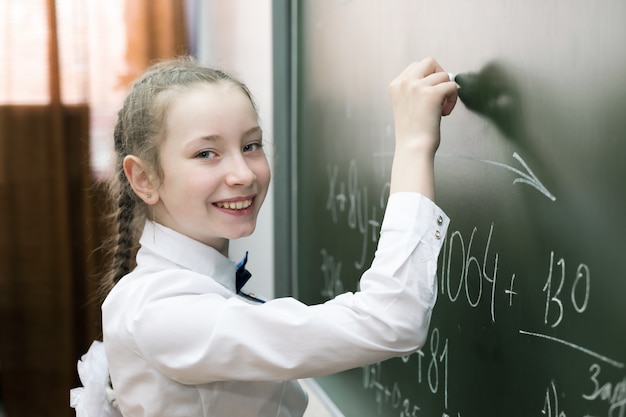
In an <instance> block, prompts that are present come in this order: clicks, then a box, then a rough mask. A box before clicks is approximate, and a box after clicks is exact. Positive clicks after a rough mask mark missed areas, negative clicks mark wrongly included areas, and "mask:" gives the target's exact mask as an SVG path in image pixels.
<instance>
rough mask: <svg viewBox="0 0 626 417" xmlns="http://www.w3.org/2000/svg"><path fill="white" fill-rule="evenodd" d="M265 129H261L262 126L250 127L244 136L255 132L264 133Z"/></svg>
mask: <svg viewBox="0 0 626 417" xmlns="http://www.w3.org/2000/svg"><path fill="white" fill-rule="evenodd" d="M262 132H263V130H262V129H261V126H255V127H253V128H251V129H248V130H247V131H246V132H244V134H243V136H242V137H248V136H251V135H254V134H255V133H262Z"/></svg>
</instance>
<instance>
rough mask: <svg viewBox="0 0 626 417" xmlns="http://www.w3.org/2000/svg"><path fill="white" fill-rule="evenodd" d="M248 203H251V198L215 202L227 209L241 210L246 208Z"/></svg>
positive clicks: (248, 205)
mask: <svg viewBox="0 0 626 417" xmlns="http://www.w3.org/2000/svg"><path fill="white" fill-rule="evenodd" d="M250 205H252V200H244V201H231V202H226V203H217V206H218V207H221V208H225V209H229V210H243V209H247V208H248V207H250Z"/></svg>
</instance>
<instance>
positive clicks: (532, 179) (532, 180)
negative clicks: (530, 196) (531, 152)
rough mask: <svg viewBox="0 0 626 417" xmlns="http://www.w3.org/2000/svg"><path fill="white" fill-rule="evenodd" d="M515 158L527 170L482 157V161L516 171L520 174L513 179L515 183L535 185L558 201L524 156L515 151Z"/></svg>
mask: <svg viewBox="0 0 626 417" xmlns="http://www.w3.org/2000/svg"><path fill="white" fill-rule="evenodd" d="M513 158H515V159H517V161H518V162H519V163H520V164H522V166H523V167H524V168H525V169H526V171H527V172H522V171H520V170H519V169H516V168H513V167H512V166H509V165H506V164H502V163H500V162H494V161H488V160H486V159H482V160H481V161H482V162H486V163H488V164H492V165H496V166H499V167H502V168H505V169H508V170H509V171H512V172H515V173H516V174H517V175H519V177H518V178H515V180H513V184H517V183H519V182H521V183H523V184H528V185H530V186H531V187H534V188H536V189H537V190H539V192H541V193H542V194H543V195H545V196H546V197H548V198H549V199H550V200H552V201H556V197H555V196H554V195H553V194H552V193H551V192H550V191H548V189H547V188H546V187H545V186H544V185H543V184H542V183H541V181H539V178H537V177H536V176H535V174H534V173H533V171H532V170H531V169H530V168H529V167H528V165H527V164H526V162H525V161H524V160H523V159H522V157H521V156H519V155H518V154H517V152H513Z"/></svg>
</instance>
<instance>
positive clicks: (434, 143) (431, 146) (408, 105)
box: [389, 58, 458, 155]
mask: <svg viewBox="0 0 626 417" xmlns="http://www.w3.org/2000/svg"><path fill="white" fill-rule="evenodd" d="M457 88H458V87H457V84H456V83H455V82H454V81H450V76H449V75H448V73H447V72H444V71H443V69H442V68H441V66H440V65H439V64H438V63H437V61H435V60H434V59H432V58H426V59H423V60H421V61H419V62H414V63H412V64H411V65H409V66H408V67H407V68H406V69H405V70H404V71H402V73H401V74H400V75H399V76H398V77H397V78H396V79H395V80H393V81H392V82H391V83H390V84H389V94H390V96H391V104H392V107H393V115H394V124H395V136H396V152H398V151H403V150H417V151H420V152H422V151H423V152H426V153H429V154H431V155H434V153H435V151H436V150H437V148H438V147H439V141H440V134H439V132H440V122H441V116H447V115H449V114H450V113H451V112H452V109H453V108H454V106H455V104H456V101H457Z"/></svg>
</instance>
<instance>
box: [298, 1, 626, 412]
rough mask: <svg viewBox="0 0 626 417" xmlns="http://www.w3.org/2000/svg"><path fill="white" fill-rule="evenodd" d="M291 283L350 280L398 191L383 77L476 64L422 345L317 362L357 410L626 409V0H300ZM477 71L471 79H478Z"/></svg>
mask: <svg viewBox="0 0 626 417" xmlns="http://www.w3.org/2000/svg"><path fill="white" fill-rule="evenodd" d="M296 16H297V19H295V20H294V21H295V22H296V26H297V27H296V31H295V33H296V34H297V41H296V48H295V50H296V51H297V77H296V79H297V83H296V87H297V88H296V97H297V101H296V116H297V128H296V129H295V132H296V137H297V144H296V149H295V150H294V155H295V164H294V167H295V170H296V182H295V187H294V188H295V190H296V197H295V204H294V213H295V223H296V230H295V240H294V241H295V244H296V245H297V252H296V253H297V256H296V259H295V267H294V268H295V271H296V272H297V296H298V297H299V298H300V299H302V300H303V301H305V302H307V303H319V302H323V301H324V300H326V299H328V298H330V297H332V296H334V295H336V294H338V293H340V292H343V291H346V290H349V291H354V290H356V287H357V280H358V278H359V276H360V274H361V273H362V272H363V271H364V269H365V268H367V267H368V266H369V263H370V261H371V259H372V256H373V251H374V249H375V245H376V240H377V232H378V227H379V225H380V221H381V220H382V215H383V212H384V207H385V200H386V197H387V194H388V184H387V180H388V178H389V174H390V166H391V157H392V153H393V137H392V133H393V126H392V117H391V111H390V105H389V100H388V95H387V86H388V83H389V81H391V80H392V79H393V78H394V77H395V76H396V75H397V74H398V73H399V72H400V71H401V70H402V69H403V68H404V67H406V65H408V64H409V62H411V61H413V60H417V59H420V58H423V57H426V56H433V57H435V58H436V59H437V60H438V62H440V63H441V65H442V66H443V67H444V68H445V69H446V70H447V71H450V72H453V73H463V74H465V78H464V79H463V80H464V81H468V82H470V84H466V85H465V87H466V89H465V90H464V88H463V87H462V88H461V91H462V92H463V94H464V102H462V103H459V104H458V106H457V108H456V110H455V112H454V113H453V115H452V116H450V117H449V118H445V119H444V120H443V124H442V137H443V140H442V143H441V146H440V148H439V152H438V154H437V158H436V181H437V186H436V194H437V197H436V198H437V203H438V205H439V206H440V207H442V208H443V209H444V210H445V211H446V213H447V214H448V215H449V216H450V217H451V219H452V221H451V224H450V228H449V230H448V233H447V236H446V240H445V243H444V247H443V250H442V252H441V255H440V257H439V263H438V265H439V270H438V288H439V289H438V301H437V304H436V307H435V311H434V314H433V318H432V322H431V327H430V332H429V337H428V340H427V342H426V344H425V345H424V347H423V348H422V350H421V351H420V352H418V353H415V354H413V355H410V356H408V357H405V358H397V359H392V360H389V361H385V362H383V363H379V364H374V365H371V366H366V367H363V368H359V369H354V370H351V371H348V372H344V373H341V374H337V375H333V376H328V377H323V378H319V379H317V381H318V383H319V384H320V385H321V387H322V388H323V389H324V391H325V392H326V393H327V394H328V396H329V397H330V398H331V400H332V401H333V402H334V403H335V404H336V405H337V407H338V408H339V409H341V410H342V412H343V413H344V414H345V415H346V416H348V417H353V416H403V417H407V416H413V417H417V416H429V417H433V416H455V417H456V416H459V417H460V416H462V417H479V416H509V417H510V416H545V417H585V416H593V417H624V416H626V365H625V364H626V45H625V43H626V2H624V1H622V0H612V1H609V0H600V1H588V0H548V1H545V0H542V1H539V0H530V1H517V0H515V1H513V0H497V1H496V0H473V1H470V0H468V1H452V0H437V1H418V0H392V1H382V0H378V1H376V0H355V1H346V0H325V1H302V2H298V6H297V10H296ZM475 87H476V88H475Z"/></svg>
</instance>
